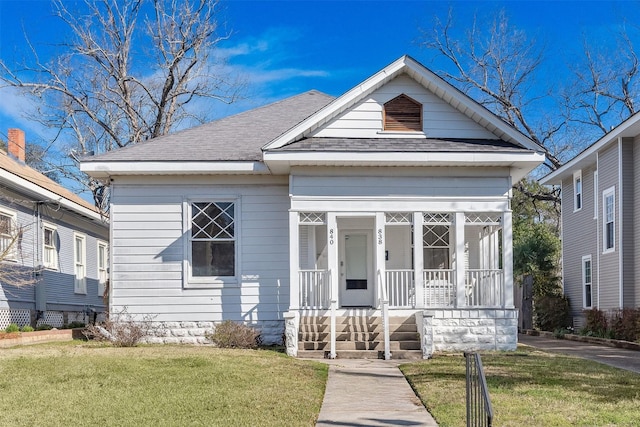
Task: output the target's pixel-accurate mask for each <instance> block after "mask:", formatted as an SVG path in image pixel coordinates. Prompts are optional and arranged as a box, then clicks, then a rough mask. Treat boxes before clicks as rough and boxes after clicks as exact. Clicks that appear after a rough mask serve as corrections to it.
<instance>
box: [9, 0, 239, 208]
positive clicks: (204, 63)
mask: <svg viewBox="0 0 640 427" xmlns="http://www.w3.org/2000/svg"><path fill="white" fill-rule="evenodd" d="M71 4H72V3H69V4H67V2H65V1H63V0H55V1H54V5H55V14H56V15H57V16H58V17H59V18H60V19H61V20H62V21H63V22H64V23H65V24H66V26H67V27H68V28H69V30H70V33H71V35H72V38H71V41H69V42H65V43H63V44H62V48H63V53H62V54H61V55H59V56H57V57H56V58H55V59H53V60H52V61H50V62H46V61H43V60H41V59H40V56H39V55H38V51H37V49H36V48H35V47H34V46H31V48H32V49H31V50H32V53H33V61H32V62H31V63H29V64H25V65H24V67H22V68H19V69H18V68H16V67H11V66H10V65H8V64H6V63H3V62H0V79H1V80H2V81H3V82H4V84H5V85H9V86H12V87H14V88H20V89H23V90H24V91H25V92H26V93H28V94H30V95H32V96H34V97H36V98H38V100H39V101H40V102H39V103H38V105H39V106H40V107H39V108H38V111H37V112H36V113H35V114H34V115H33V116H34V117H33V118H34V119H35V120H37V121H39V122H40V123H42V124H44V125H46V126H48V127H51V128H53V129H57V130H59V134H58V136H57V137H56V138H57V140H58V142H59V143H67V144H69V147H68V148H70V149H71V153H72V155H71V156H70V158H71V159H72V160H74V161H75V162H77V160H78V157H79V156H82V155H86V154H88V153H95V154H99V153H103V152H107V151H110V150H113V149H115V148H119V147H124V146H127V145H129V144H135V143H137V142H140V141H144V140H147V139H149V138H154V137H157V136H160V135H164V134H166V133H168V132H170V131H171V130H174V129H176V128H177V127H179V126H181V125H185V124H189V123H190V122H191V121H193V120H202V119H204V118H205V117H203V115H202V111H208V110H210V109H211V108H210V107H209V108H202V106H201V105H200V108H198V107H197V106H194V104H195V102H194V101H195V100H216V101H222V102H226V103H229V102H233V101H234V100H235V99H236V97H237V95H238V90H239V89H240V87H241V84H240V81H239V80H238V79H237V78H236V77H232V76H228V75H226V74H225V73H224V72H223V70H224V67H223V64H221V63H220V62H219V58H217V56H216V55H215V48H216V46H217V45H218V44H219V43H220V42H221V41H222V40H224V39H226V38H227V36H228V35H227V34H226V33H223V34H221V33H220V30H219V26H218V0H181V1H177V0H126V1H119V0H83V3H82V5H81V7H80V8H79V9H76V8H74V9H72V8H71V7H72V6H70V5H71ZM73 5H74V6H75V5H76V4H75V3H73ZM198 110H199V111H198ZM61 173H64V174H66V175H67V176H68V177H71V178H74V179H76V180H78V181H79V182H80V183H81V184H82V186H83V187H84V188H85V189H88V190H90V191H91V192H92V194H93V196H94V200H95V203H96V206H97V207H99V208H100V209H101V210H102V211H103V212H104V211H106V209H107V206H108V191H107V190H108V189H107V188H106V187H105V183H103V182H99V181H97V180H94V179H90V178H88V177H87V176H86V175H84V174H82V173H80V172H79V171H78V170H77V168H73V169H72V170H71V172H70V170H69V168H65V167H63V168H61Z"/></svg>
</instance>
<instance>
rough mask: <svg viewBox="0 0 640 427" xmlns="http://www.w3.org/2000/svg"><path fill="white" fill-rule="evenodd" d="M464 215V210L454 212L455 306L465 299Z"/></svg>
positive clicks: (461, 304) (460, 304) (462, 303)
mask: <svg viewBox="0 0 640 427" xmlns="http://www.w3.org/2000/svg"><path fill="white" fill-rule="evenodd" d="M465 218H466V215H465V213H464V212H456V213H455V220H454V227H455V230H456V231H455V234H456V247H455V254H456V268H455V276H454V277H455V281H456V307H464V306H465V305H466V301H465V281H466V277H465V276H466V271H465V270H464V240H465V239H464V223H465Z"/></svg>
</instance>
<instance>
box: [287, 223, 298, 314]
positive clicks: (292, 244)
mask: <svg viewBox="0 0 640 427" xmlns="http://www.w3.org/2000/svg"><path fill="white" fill-rule="evenodd" d="M299 221H300V219H299V215H298V212H289V309H290V310H298V309H300V276H299V274H298V272H299V270H300V265H299V264H300V254H299V252H300V241H299V240H300V236H299V235H300V224H299Z"/></svg>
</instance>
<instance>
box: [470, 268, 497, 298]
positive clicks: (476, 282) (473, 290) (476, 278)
mask: <svg viewBox="0 0 640 427" xmlns="http://www.w3.org/2000/svg"><path fill="white" fill-rule="evenodd" d="M465 286H466V289H465V300H466V305H467V306H469V307H502V306H503V305H504V273H503V272H502V270H500V269H469V270H467V272H466V277H465Z"/></svg>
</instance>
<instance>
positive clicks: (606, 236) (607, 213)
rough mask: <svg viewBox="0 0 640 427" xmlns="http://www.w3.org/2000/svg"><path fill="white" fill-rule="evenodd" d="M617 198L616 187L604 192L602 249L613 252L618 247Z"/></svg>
mask: <svg viewBox="0 0 640 427" xmlns="http://www.w3.org/2000/svg"><path fill="white" fill-rule="evenodd" d="M615 203H616V196H615V187H611V188H608V189H607V190H605V191H603V192H602V227H603V229H602V240H603V242H602V248H603V252H612V251H614V250H615V246H616V207H615Z"/></svg>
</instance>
